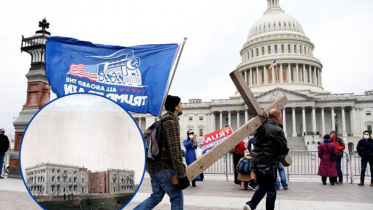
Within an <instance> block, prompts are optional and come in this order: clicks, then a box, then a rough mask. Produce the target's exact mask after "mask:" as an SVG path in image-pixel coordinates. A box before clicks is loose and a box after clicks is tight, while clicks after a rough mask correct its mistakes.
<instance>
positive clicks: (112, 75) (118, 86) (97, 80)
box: [45, 37, 179, 116]
mask: <svg viewBox="0 0 373 210" xmlns="http://www.w3.org/2000/svg"><path fill="white" fill-rule="evenodd" d="M178 49H179V45H178V44H163V45H141V46H133V47H121V46H110V45H99V44H93V43H91V42H84V41H79V40H77V39H72V38H65V37H49V38H48V41H47V44H46V52H45V60H46V76H47V78H48V80H49V83H50V85H51V86H52V90H53V92H54V93H55V94H56V95H57V97H61V96H64V95H67V94H71V93H94V94H98V95H102V96H106V97H108V98H110V99H112V100H114V101H115V102H117V103H118V104H119V105H120V106H122V107H123V108H124V109H126V110H128V111H132V112H138V113H150V114H152V115H154V116H158V115H159V114H160V112H161V110H162V105H163V99H164V97H165V94H167V90H168V85H169V82H170V81H169V78H170V72H171V68H172V66H173V63H174V61H175V58H176V55H177V53H178Z"/></svg>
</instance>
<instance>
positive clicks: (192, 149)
mask: <svg viewBox="0 0 373 210" xmlns="http://www.w3.org/2000/svg"><path fill="white" fill-rule="evenodd" d="M187 136H188V137H187V138H186V139H185V140H184V142H183V143H184V147H185V150H186V152H185V161H186V163H187V165H188V166H189V165H190V164H192V163H193V162H194V161H195V160H196V159H197V157H196V149H197V147H198V143H197V140H196V135H194V132H193V131H188V132H187ZM198 178H199V177H197V178H196V179H198ZM192 187H196V180H195V179H193V180H192Z"/></svg>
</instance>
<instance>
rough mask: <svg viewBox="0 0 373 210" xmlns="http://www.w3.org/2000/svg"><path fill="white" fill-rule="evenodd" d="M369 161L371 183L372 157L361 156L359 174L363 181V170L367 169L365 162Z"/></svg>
mask: <svg viewBox="0 0 373 210" xmlns="http://www.w3.org/2000/svg"><path fill="white" fill-rule="evenodd" d="M368 163H369V166H370V175H371V179H370V183H373V158H363V157H362V158H361V175H360V181H361V182H364V177H365V170H366V169H367V164H368Z"/></svg>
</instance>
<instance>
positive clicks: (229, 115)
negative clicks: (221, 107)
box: [228, 111, 232, 126]
mask: <svg viewBox="0 0 373 210" xmlns="http://www.w3.org/2000/svg"><path fill="white" fill-rule="evenodd" d="M231 118H232V117H231V111H228V125H229V126H232V124H231V122H232V120H231Z"/></svg>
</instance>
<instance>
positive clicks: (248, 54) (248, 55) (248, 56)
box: [247, 51, 250, 59]
mask: <svg viewBox="0 0 373 210" xmlns="http://www.w3.org/2000/svg"><path fill="white" fill-rule="evenodd" d="M247 58H248V59H250V53H249V51H247Z"/></svg>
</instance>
